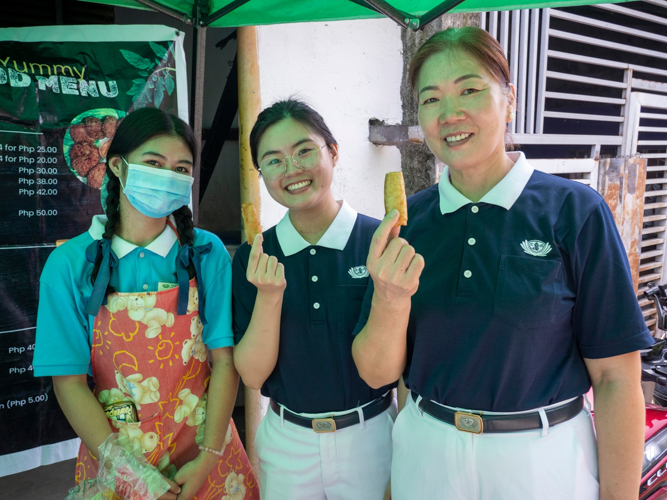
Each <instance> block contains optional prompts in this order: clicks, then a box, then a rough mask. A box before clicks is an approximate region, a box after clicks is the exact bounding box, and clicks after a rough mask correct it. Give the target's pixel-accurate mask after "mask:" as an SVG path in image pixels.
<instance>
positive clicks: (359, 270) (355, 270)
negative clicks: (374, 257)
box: [348, 266, 369, 278]
mask: <svg viewBox="0 0 667 500" xmlns="http://www.w3.org/2000/svg"><path fill="white" fill-rule="evenodd" d="M348 274H349V275H350V276H352V277H353V278H367V277H368V276H369V274H368V269H366V266H357V267H351V268H350V270H349V271H348Z"/></svg>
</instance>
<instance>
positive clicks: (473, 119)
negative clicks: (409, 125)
mask: <svg viewBox="0 0 667 500" xmlns="http://www.w3.org/2000/svg"><path fill="white" fill-rule="evenodd" d="M416 90H417V92H418V95H417V99H418V101H419V124H420V126H421V128H422V131H423V133H424V139H425V141H426V144H427V145H428V147H429V148H430V149H431V151H432V152H433V154H435V156H436V157H437V158H438V159H439V160H440V161H442V162H443V163H445V164H447V165H449V166H450V167H451V168H453V169H456V170H459V171H463V170H466V169H467V168H470V167H475V166H479V165H483V164H486V163H488V162H494V161H497V160H499V159H500V158H502V155H504V154H505V128H506V125H507V123H509V122H510V121H511V117H510V113H512V110H513V106H512V103H514V87H513V86H511V85H510V86H509V89H503V87H502V85H501V84H500V82H498V81H497V80H496V79H495V78H494V77H493V76H492V75H491V74H490V73H489V72H488V71H487V70H486V69H485V68H484V67H483V66H482V65H481V64H480V63H479V62H478V61H477V60H476V59H475V58H474V57H472V56H470V55H468V54H467V53H465V52H462V51H458V50H448V51H445V52H439V53H437V54H434V55H432V56H431V57H429V58H428V59H427V60H426V62H425V63H424V65H423V66H422V68H421V70H420V71H419V76H418V78H417V86H416Z"/></svg>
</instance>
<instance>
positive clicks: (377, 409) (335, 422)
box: [271, 391, 394, 433]
mask: <svg viewBox="0 0 667 500" xmlns="http://www.w3.org/2000/svg"><path fill="white" fill-rule="evenodd" d="M393 399H394V395H393V393H392V391H389V392H388V393H387V394H385V395H384V396H382V397H380V398H377V399H376V400H375V401H373V402H372V403H370V404H368V405H366V406H364V407H363V408H362V411H363V412H364V420H370V419H371V418H373V417H377V416H378V415H379V414H380V413H382V412H384V411H385V410H386V409H387V408H389V407H390V406H391V402H392V400H393ZM271 409H272V410H273V411H274V412H276V414H278V415H280V405H278V403H276V402H275V401H274V400H273V399H272V400H271ZM283 418H284V419H285V420H287V421H288V422H291V423H293V424H296V425H300V426H301V427H306V428H308V429H313V430H314V431H315V432H317V433H320V432H336V431H337V430H339V429H344V428H345V427H350V426H352V425H356V424H358V423H359V413H358V412H356V411H353V412H350V413H348V414H346V415H340V416H336V417H334V416H333V415H332V416H331V417H328V418H308V417H301V416H299V415H296V414H294V413H292V412H291V411H289V410H288V409H287V408H285V411H284V412H283Z"/></svg>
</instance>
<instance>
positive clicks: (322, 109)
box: [259, 19, 403, 229]
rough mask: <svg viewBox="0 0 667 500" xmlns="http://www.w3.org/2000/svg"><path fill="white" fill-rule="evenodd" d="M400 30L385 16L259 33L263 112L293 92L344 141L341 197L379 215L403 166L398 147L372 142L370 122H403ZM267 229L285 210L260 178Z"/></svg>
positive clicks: (337, 182) (337, 186) (337, 188)
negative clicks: (387, 187)
mask: <svg viewBox="0 0 667 500" xmlns="http://www.w3.org/2000/svg"><path fill="white" fill-rule="evenodd" d="M401 52H402V43H401V33H400V28H399V27H398V26H397V25H396V24H395V23H394V22H393V21H390V20H387V19H382V20H369V21H339V22H328V23H304V24H287V25H275V26H261V27H260V28H259V68H260V84H261V94H262V108H265V107H268V106H270V105H271V104H272V103H273V102H275V101H278V100H281V99H284V98H287V97H289V96H291V95H294V96H296V97H298V98H300V99H303V100H305V101H306V102H308V103H309V104H310V105H311V106H312V107H313V108H315V109H316V110H317V111H318V112H319V113H320V114H321V115H322V116H323V117H324V120H325V121H326V122H327V125H328V126H329V128H330V129H331V131H332V132H333V134H334V137H335V138H336V140H337V141H338V143H339V152H340V160H339V163H338V166H337V167H336V171H335V173H334V181H333V191H334V194H335V196H336V199H341V198H344V199H345V200H347V202H348V203H349V204H350V205H351V206H352V207H353V208H355V209H356V210H357V211H359V212H361V213H364V214H367V215H370V216H373V217H378V218H381V217H382V216H383V215H384V204H383V186H384V175H385V173H386V172H390V171H397V170H400V169H401V155H400V152H399V151H398V149H397V148H394V147H378V146H374V145H373V144H371V143H370V142H369V140H368V120H369V119H371V118H379V119H382V120H385V121H386V122H387V123H389V124H394V123H400V122H401V121H402V109H401V96H400V88H401V76H402V68H403V61H402V56H401ZM260 186H261V197H262V210H261V219H262V225H263V227H264V229H267V228H269V227H271V226H273V225H275V224H276V223H277V222H278V221H279V220H280V219H281V218H282V217H283V215H284V214H285V212H286V209H285V208H284V207H282V206H280V205H278V204H277V203H276V202H275V201H273V199H272V198H271V197H270V196H269V194H268V192H267V191H266V188H265V186H264V182H263V181H262V180H261V179H260Z"/></svg>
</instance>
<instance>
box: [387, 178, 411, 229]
mask: <svg viewBox="0 0 667 500" xmlns="http://www.w3.org/2000/svg"><path fill="white" fill-rule="evenodd" d="M394 209H396V210H398V220H397V221H396V226H407V225H408V202H407V199H406V197H405V182H404V181H403V172H389V173H387V175H386V176H385V178H384V210H385V212H384V213H385V214H388V213H389V212H391V211H392V210H394Z"/></svg>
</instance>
